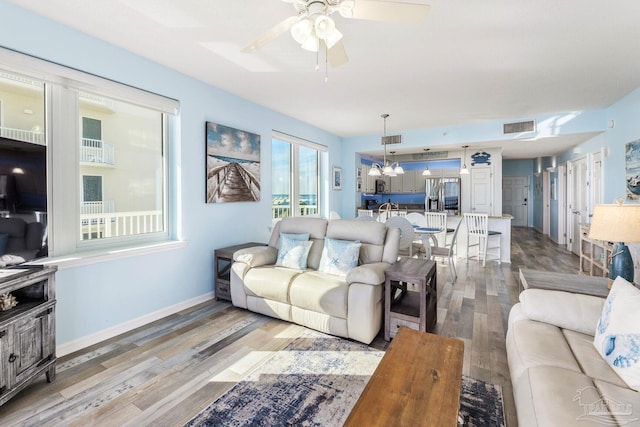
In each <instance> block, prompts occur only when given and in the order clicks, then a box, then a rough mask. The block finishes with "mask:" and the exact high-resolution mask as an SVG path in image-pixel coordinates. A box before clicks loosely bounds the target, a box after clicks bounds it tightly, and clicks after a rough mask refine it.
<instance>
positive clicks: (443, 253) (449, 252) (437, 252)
mask: <svg viewBox="0 0 640 427" xmlns="http://www.w3.org/2000/svg"><path fill="white" fill-rule="evenodd" d="M460 224H462V218H460V221H458V225H456V228H455V229H454V230H453V238H452V239H451V242H449V243H447V244H445V246H432V247H431V257H432V258H442V260H443V261H444V260H445V259H446V260H448V261H449V277H450V278H451V283H455V282H456V279H457V278H458V272H457V271H456V265H455V259H456V256H457V255H456V253H455V252H456V251H455V247H456V239H457V238H458V231H459V230H460Z"/></svg>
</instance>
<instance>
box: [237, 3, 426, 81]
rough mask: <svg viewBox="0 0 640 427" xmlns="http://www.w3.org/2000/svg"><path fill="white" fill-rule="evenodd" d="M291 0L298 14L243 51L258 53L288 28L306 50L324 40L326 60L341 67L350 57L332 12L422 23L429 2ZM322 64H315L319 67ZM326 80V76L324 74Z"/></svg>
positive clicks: (407, 22)
mask: <svg viewBox="0 0 640 427" xmlns="http://www.w3.org/2000/svg"><path fill="white" fill-rule="evenodd" d="M282 1H284V2H285V3H291V4H292V5H293V7H294V8H295V10H296V12H297V16H290V17H288V18H286V19H285V20H283V21H282V22H280V23H278V24H277V25H275V26H274V27H273V28H271V29H269V30H268V31H267V32H265V33H264V34H262V35H261V36H260V37H258V38H257V39H256V40H254V41H253V42H252V43H250V44H249V45H248V46H246V47H244V48H243V49H242V52H244V53H255V52H257V51H258V50H259V49H260V48H262V47H263V46H264V45H266V44H267V43H269V42H270V41H272V40H273V39H275V38H276V37H278V36H280V35H281V34H282V33H284V32H286V31H287V30H288V31H290V33H291V36H292V37H293V39H294V40H295V41H296V42H297V43H298V44H299V45H300V47H302V48H303V49H304V50H308V51H310V52H319V51H320V47H321V46H322V45H323V44H324V46H325V49H326V54H327V62H328V63H330V64H331V66H332V67H334V68H335V67H339V66H341V65H344V64H346V63H347V62H348V61H349V58H348V57H347V53H346V52H345V49H344V46H343V44H342V43H341V41H342V38H343V34H342V33H341V32H340V31H338V29H337V28H336V23H335V21H334V20H333V19H332V18H331V16H330V15H331V14H333V13H335V12H338V14H340V16H342V17H344V18H349V19H366V20H371V21H381V22H395V23H402V24H420V23H422V22H424V20H425V18H426V16H427V13H428V12H429V6H428V5H425V4H415V3H405V2H402V3H396V2H393V1H385V0H282ZM318 68H319V67H318V66H317V64H316V69H318ZM325 80H326V76H325Z"/></svg>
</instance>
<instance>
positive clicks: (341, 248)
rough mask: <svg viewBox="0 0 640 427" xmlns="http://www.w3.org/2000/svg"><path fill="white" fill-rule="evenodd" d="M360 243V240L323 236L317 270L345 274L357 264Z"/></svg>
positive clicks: (338, 274)
mask: <svg viewBox="0 0 640 427" xmlns="http://www.w3.org/2000/svg"><path fill="white" fill-rule="evenodd" d="M361 245H362V244H361V243H360V242H352V241H350V240H337V239H332V238H330V237H327V238H325V239H324V248H323V249H322V256H321V257H320V265H319V266H318V271H320V272H322V273H327V274H333V275H336V276H343V277H344V276H346V275H347V273H348V272H349V271H351V270H352V269H354V268H356V267H357V266H358V258H359V257H360V246H361Z"/></svg>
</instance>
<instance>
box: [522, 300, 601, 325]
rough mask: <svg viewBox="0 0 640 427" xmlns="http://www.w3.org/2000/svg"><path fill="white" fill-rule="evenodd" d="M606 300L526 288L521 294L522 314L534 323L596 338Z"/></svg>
mask: <svg viewBox="0 0 640 427" xmlns="http://www.w3.org/2000/svg"><path fill="white" fill-rule="evenodd" d="M604 302H605V299H604V298H600V297H595V296H591V295H583V294H575V293H571V292H563V291H551V290H546V289H526V290H524V291H523V292H522V293H521V294H520V304H521V308H522V314H523V315H524V316H525V317H526V318H528V319H531V320H537V321H539V322H545V323H549V324H552V325H555V326H557V327H559V328H564V329H571V330H573V331H577V332H581V333H583V334H587V335H594V334H595V331H596V325H597V324H598V319H600V315H601V314H602V307H603V306H604Z"/></svg>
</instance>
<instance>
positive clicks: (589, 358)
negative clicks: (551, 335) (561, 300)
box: [562, 329, 627, 387]
mask: <svg viewBox="0 0 640 427" xmlns="http://www.w3.org/2000/svg"><path fill="white" fill-rule="evenodd" d="M562 333H563V334H564V338H565V339H566V340H567V343H568V344H569V347H570V348H571V352H573V355H574V356H575V358H576V360H577V361H578V364H579V365H580V368H581V369H582V372H584V373H585V374H586V375H587V376H589V377H591V378H597V379H600V380H603V381H608V382H610V383H612V384H617V385H619V386H621V387H626V386H627V385H626V384H625V383H624V381H622V380H621V379H620V377H619V376H618V375H617V374H616V373H615V371H614V370H613V369H611V367H610V366H609V364H608V363H607V362H606V361H605V360H604V359H603V358H602V356H600V354H599V353H598V352H597V350H596V349H595V347H594V346H593V335H587V334H581V333H579V332H575V331H571V330H569V329H563V330H562Z"/></svg>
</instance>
